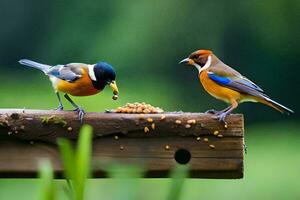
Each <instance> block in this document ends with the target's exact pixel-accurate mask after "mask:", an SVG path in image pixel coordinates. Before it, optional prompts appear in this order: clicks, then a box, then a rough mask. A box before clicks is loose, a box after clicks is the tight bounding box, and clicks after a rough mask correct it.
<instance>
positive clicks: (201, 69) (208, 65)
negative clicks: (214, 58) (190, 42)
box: [196, 56, 211, 74]
mask: <svg viewBox="0 0 300 200" xmlns="http://www.w3.org/2000/svg"><path fill="white" fill-rule="evenodd" d="M210 64H211V56H208V58H207V61H206V63H205V65H204V66H203V67H200V66H199V65H198V64H197V65H198V66H196V67H197V69H198V70H199V74H200V73H201V72H202V71H203V70H206V69H207V68H209V67H210Z"/></svg>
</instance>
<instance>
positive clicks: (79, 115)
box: [73, 107, 85, 123]
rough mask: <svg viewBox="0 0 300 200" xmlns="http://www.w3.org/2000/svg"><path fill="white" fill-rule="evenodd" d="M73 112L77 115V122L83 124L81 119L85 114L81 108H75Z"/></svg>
mask: <svg viewBox="0 0 300 200" xmlns="http://www.w3.org/2000/svg"><path fill="white" fill-rule="evenodd" d="M73 111H76V112H77V113H78V118H79V121H80V122H81V123H82V122H83V117H84V115H85V112H84V110H83V109H82V108H80V107H78V108H76V109H75V110H73Z"/></svg>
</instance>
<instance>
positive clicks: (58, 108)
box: [53, 105, 64, 111]
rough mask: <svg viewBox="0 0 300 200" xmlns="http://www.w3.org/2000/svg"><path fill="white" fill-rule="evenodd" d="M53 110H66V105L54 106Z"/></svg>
mask: <svg viewBox="0 0 300 200" xmlns="http://www.w3.org/2000/svg"><path fill="white" fill-rule="evenodd" d="M53 110H56V111H62V110H64V107H63V106H62V105H59V106H58V107H57V108H54V109H53Z"/></svg>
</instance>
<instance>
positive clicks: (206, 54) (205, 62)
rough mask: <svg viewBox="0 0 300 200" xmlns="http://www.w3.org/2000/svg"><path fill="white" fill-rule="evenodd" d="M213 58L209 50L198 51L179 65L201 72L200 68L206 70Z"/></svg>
mask: <svg viewBox="0 0 300 200" xmlns="http://www.w3.org/2000/svg"><path fill="white" fill-rule="evenodd" d="M214 58H215V56H214V55H213V52H212V51H210V50H198V51H195V52H193V53H191V54H190V55H189V57H187V58H185V59H183V60H182V61H180V62H179V64H187V65H193V66H195V67H196V68H197V69H198V70H199V71H202V70H203V69H202V68H207V67H209V66H210V65H211V62H212V59H214Z"/></svg>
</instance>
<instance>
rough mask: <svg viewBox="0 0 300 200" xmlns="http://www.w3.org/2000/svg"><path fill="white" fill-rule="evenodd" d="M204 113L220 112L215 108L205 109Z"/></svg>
mask: <svg viewBox="0 0 300 200" xmlns="http://www.w3.org/2000/svg"><path fill="white" fill-rule="evenodd" d="M204 113H206V114H214V115H215V114H218V113H219V112H218V111H217V110H215V109H209V110H207V111H205V112H204Z"/></svg>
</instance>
